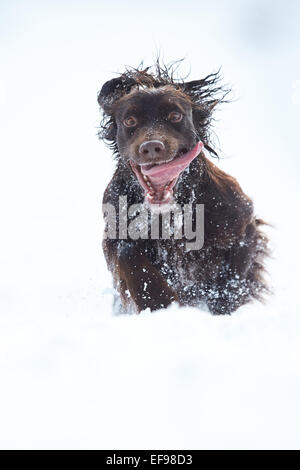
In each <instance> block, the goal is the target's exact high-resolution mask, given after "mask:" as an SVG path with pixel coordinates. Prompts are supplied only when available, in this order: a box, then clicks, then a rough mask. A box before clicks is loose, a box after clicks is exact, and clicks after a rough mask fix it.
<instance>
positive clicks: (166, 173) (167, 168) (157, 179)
mask: <svg viewBox="0 0 300 470" xmlns="http://www.w3.org/2000/svg"><path fill="white" fill-rule="evenodd" d="M202 148H203V143H202V142H198V143H197V144H196V145H195V147H194V148H193V149H192V150H190V151H189V152H188V153H185V154H184V155H182V156H181V157H178V158H175V160H172V161H170V162H168V163H162V164H161V165H155V166H153V167H152V168H149V169H147V167H143V166H141V173H142V174H143V175H145V176H147V177H148V179H149V180H150V181H151V185H152V187H153V188H154V189H156V190H159V189H161V188H163V187H164V186H165V185H166V184H167V183H170V182H171V181H173V180H174V179H175V178H177V177H178V176H179V174H180V173H181V172H182V171H183V170H184V169H185V168H186V167H187V166H188V165H189V164H190V163H191V161H192V160H194V158H195V157H197V155H199V153H200V152H201V150H202Z"/></svg>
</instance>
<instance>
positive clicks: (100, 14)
mask: <svg viewBox="0 0 300 470" xmlns="http://www.w3.org/2000/svg"><path fill="white" fill-rule="evenodd" d="M128 5H129V4H127V2H122V1H116V2H113V4H110V3H109V2H104V1H103V2H102V1H91V0H90V1H86V2H79V1H72V2H71V1H66V0H64V1H60V2H58V1H51V2H50V1H43V2H38V1H26V2H23V1H15V0H13V1H8V0H7V1H2V2H1V5H0V57H1V59H0V60H1V74H0V130H1V139H0V155H1V160H0V165H1V166H0V168H1V171H0V207H1V211H0V214H1V219H0V224H1V232H0V233H1V244H0V266H1V268H0V377H1V379H0V380H1V385H0V448H5V449H15V448H21V449H49V448H53V449H64V448H67V449H90V448H98V449H101V448H102V449H105V448H110V449H127V448H129V449H130V448H131V449H132V448H136V449H139V448H141V449H143V448H146V449H150V448H152V449H155V448H157V449H159V448H162V449H163V448H169V449H170V448H174V449H175V448H177V449H188V448H193V449H220V448H221V449H230V448H231V449H238V448H255V449H260V448H298V449H299V448H300V404H299V397H300V341H299V339H300V312H299V310H300V301H299V286H298V284H299V263H300V256H299V249H298V239H299V226H300V224H299V219H300V216H299V207H300V197H299V196H300V189H299V169H300V162H299V156H300V143H299V124H300V65H299V57H298V55H299V46H300V44H299V43H300V37H299V36H300V33H299V31H300V25H299V16H300V6H299V2H297V1H292V0H289V1H288V2H285V3H281V2H278V3H274V2H272V1H267V0H264V1H258V0H254V1H253V0H251V1H250V0H249V1H248V0H243V1H234V0H229V1H226V2H224V1H216V0H213V1H211V2H209V5H208V4H207V2H204V1H200V2H199V1H197V2H196V1H189V0H187V1H186V2H185V8H184V9H182V2H181V1H180V2H179V1H172V2H171V1H169V0H166V1H164V2H158V1H156V0H153V2H152V5H153V7H152V8H148V7H147V5H148V4H146V2H137V3H136V4H135V2H131V3H130V7H129V6H128ZM170 9H171V10H172V15H173V16H171V15H170V14H169V10H170ZM133 17H134V19H133ZM158 49H161V52H162V53H163V55H164V57H165V59H166V60H167V61H168V60H172V59H177V58H180V57H183V56H185V57H186V58H187V60H186V62H185V64H184V65H183V75H184V74H185V73H186V72H187V71H188V70H189V68H191V75H190V77H191V79H196V78H199V77H201V76H204V75H207V74H208V73H210V72H211V71H215V70H216V69H217V68H218V67H219V66H222V74H223V76H224V82H225V83H230V84H231V85H232V87H233V89H234V93H233V98H234V99H235V100H234V102H233V103H231V104H228V105H224V106H223V108H222V110H221V111H220V112H219V113H218V115H217V119H218V120H217V122H216V125H215V132H216V134H217V135H218V137H219V140H220V147H221V148H222V151H223V153H222V159H221V160H220V162H219V163H218V164H219V165H220V167H221V168H222V169H224V170H225V171H227V172H229V173H231V174H232V175H234V176H236V177H237V178H238V180H239V182H240V183H241V185H242V187H243V189H244V191H245V192H246V193H247V194H249V195H250V196H251V197H252V198H253V199H254V201H255V204H256V212H257V214H258V215H259V216H260V217H263V218H264V219H265V220H267V221H269V222H270V223H271V224H273V228H269V229H268V235H269V237H270V239H271V245H270V246H271V248H272V250H273V257H272V259H270V260H269V261H268V266H267V268H268V271H269V282H270V285H271V286H272V288H273V291H274V295H273V296H272V297H270V298H269V299H268V301H267V303H266V304H265V305H261V304H258V303H253V304H251V305H248V306H246V307H243V308H241V309H239V310H238V311H237V312H236V313H235V314H234V315H233V316H231V317H213V316H211V315H210V314H209V313H208V312H206V311H199V310H196V309H192V308H190V309H179V308H178V307H176V306H172V307H171V308H169V309H168V310H164V311H159V312H156V313H154V314H150V313H147V312H145V313H143V314H141V315H139V316H133V315H130V316H114V315H113V314H112V307H111V304H112V289H111V279H110V277H109V275H108V272H107V269H106V266H105V262H104V258H103V256H102V251H101V238H102V229H103V225H102V220H101V198H102V194H103V191H104V189H105V187H106V185H107V183H108V181H109V178H110V176H111V174H112V171H113V163H112V159H111V155H110V151H109V150H108V149H106V148H105V147H104V145H103V144H102V143H100V142H98V140H97V138H96V132H97V126H98V124H99V114H98V106H97V102H96V94H97V91H98V90H99V89H100V87H101V85H102V84H103V82H104V81H105V80H107V79H109V78H111V77H112V76H113V73H114V72H118V71H122V69H123V67H124V65H138V63H139V62H140V60H141V59H143V58H144V59H145V63H146V64H148V63H151V62H152V61H153V59H154V58H155V54H156V51H157V50H158Z"/></svg>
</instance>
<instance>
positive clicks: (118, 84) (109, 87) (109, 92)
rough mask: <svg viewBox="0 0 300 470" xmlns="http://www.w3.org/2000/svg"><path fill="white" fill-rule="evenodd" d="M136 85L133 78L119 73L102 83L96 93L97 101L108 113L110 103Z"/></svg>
mask: <svg viewBox="0 0 300 470" xmlns="http://www.w3.org/2000/svg"><path fill="white" fill-rule="evenodd" d="M134 85H136V81H135V80H134V79H133V78H130V77H126V76H125V75H121V76H120V77H118V78H113V79H111V80H109V81H108V82H106V83H104V85H103V87H102V88H101V91H100V93H99V94H98V103H99V104H100V106H101V108H102V109H103V110H104V112H105V113H107V114H110V111H111V106H112V104H113V103H114V102H115V101H116V100H118V99H119V98H121V96H123V95H125V94H126V93H129V91H130V89H131V88H132V87H133V86H134Z"/></svg>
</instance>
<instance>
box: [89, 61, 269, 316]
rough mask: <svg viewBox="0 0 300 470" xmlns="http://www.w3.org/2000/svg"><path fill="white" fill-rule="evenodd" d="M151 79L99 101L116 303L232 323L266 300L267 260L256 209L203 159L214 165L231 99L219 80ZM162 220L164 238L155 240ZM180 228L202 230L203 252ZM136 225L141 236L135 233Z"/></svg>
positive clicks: (146, 74)
mask: <svg viewBox="0 0 300 470" xmlns="http://www.w3.org/2000/svg"><path fill="white" fill-rule="evenodd" d="M150 71H151V70H149V69H145V70H136V69H132V70H129V71H126V72H125V73H124V74H122V75H121V76H119V77H118V78H114V79H112V80H110V81H108V82H106V83H105V84H104V85H103V87H102V90H101V92H100V93H99V96H98V102H99V104H100V106H101V107H102V109H103V112H104V118H103V121H102V128H101V131H100V137H101V138H103V139H105V140H106V141H108V143H109V145H110V146H111V148H112V149H113V151H114V153H115V155H116V160H117V168H116V171H115V173H114V176H113V178H112V180H111V182H110V183H109V185H108V187H107V189H106V191H105V194H104V200H103V202H104V204H105V213H106V216H107V213H108V212H110V217H109V218H107V220H106V221H107V224H106V236H105V239H104V242H103V248H104V253H105V257H106V261H107V265H108V268H109V270H110V271H111V272H112V274H113V279H114V286H115V288H116V290H117V292H118V294H117V298H118V299H120V300H121V303H120V306H121V310H122V311H128V310H134V311H136V312H140V311H141V310H144V309H146V308H150V310H156V309H159V308H162V307H167V306H168V305H169V304H171V303H172V302H173V301H177V302H178V303H179V304H180V305H191V306H200V305H202V304H203V303H206V305H207V306H208V308H209V310H210V311H211V312H212V313H214V314H229V313H231V312H233V311H234V310H236V309H237V308H238V307H239V306H241V305H243V304H245V303H246V302H248V301H250V300H252V299H254V298H255V299H261V298H262V295H263V293H265V292H266V291H267V290H268V289H267V286H266V284H265V282H264V280H263V278H262V272H263V259H264V257H265V256H266V255H267V251H268V250H267V239H266V237H265V236H264V235H263V234H262V233H261V231H260V230H259V226H260V225H262V224H263V222H262V221H261V220H259V219H257V218H255V216H254V215H253V204H252V201H251V200H250V199H249V198H248V197H247V196H246V195H245V194H244V193H243V192H242V190H241V188H240V186H239V184H238V183H237V181H236V180H235V179H234V178H232V177H231V176H229V175H227V174H226V173H224V172H223V171H221V170H220V169H219V168H217V167H216V166H215V165H214V164H212V163H211V162H210V161H209V160H208V159H207V158H206V157H205V155H204V152H203V149H204V148H205V149H206V150H208V151H209V152H210V153H212V154H215V155H216V153H215V151H214V150H213V148H212V146H211V144H210V140H209V127H210V122H211V118H212V112H213V109H214V108H215V106H216V104H218V103H220V102H222V101H224V97H225V95H226V92H224V91H223V90H222V88H221V87H219V86H218V80H219V77H218V74H212V75H209V76H208V77H206V78H204V79H202V80H197V81H192V82H180V81H177V80H174V79H173V77H172V69H171V68H168V67H166V68H162V67H161V66H160V65H159V64H156V66H155V70H154V72H153V73H150ZM133 205H134V206H133ZM174 207H176V210H177V215H178V209H180V208H181V209H182V218H181V219H180V217H179V219H176V217H175V212H174V211H173V209H174ZM199 207H200V209H199ZM132 208H133V209H132ZM154 208H156V211H155V210H153V209H154ZM172 208H173V209H172ZM186 208H188V210H187V211H185V209H186ZM202 208H203V209H202ZM198 209H199V210H198ZM201 210H202V212H203V213H202V212H201ZM168 211H169V212H170V211H171V212H172V211H173V212H172V213H171V215H169V216H168V217H169V218H167V219H166V218H165V217H164V214H165V213H167V212H168ZM137 214H138V217H137ZM141 214H143V223H142V222H141ZM154 214H156V216H155V217H156V218H155V220H156V223H158V228H157V227H156V236H155V237H153V236H152V237H151V235H153V233H152V232H151V230H152V228H153V226H152V225H151V224H152V223H153V220H152V218H153V217H154ZM157 214H158V215H157ZM201 214H202V216H201ZM198 216H199V217H198ZM203 216H204V217H203ZM136 217H137V218H136ZM124 219H125V220H124ZM137 219H138V222H137ZM175 219H176V220H181V226H180V227H179V228H180V230H181V234H182V227H183V226H184V227H188V222H190V230H189V233H190V234H193V235H194V237H195V239H196V238H197V233H198V232H197V230H198V229H199V225H201V224H202V226H201V227H200V230H202V232H201V233H202V236H201V237H200V238H201V242H199V240H198V242H199V243H196V242H195V245H194V246H193V247H192V248H191V244H190V245H188V244H187V242H188V241H190V240H191V236H188V235H187V232H188V230H186V231H185V233H184V234H182V235H181V236H178V233H177V232H176V227H175V222H174V221H175ZM151 220H152V222H151ZM166 220H167V221H168V225H167V226H168V229H169V232H168V234H167V236H165V237H163V236H162V233H163V230H164V227H165V224H166ZM203 220H204V222H203ZM171 221H173V222H174V226H173V228H171ZM146 222H147V224H146ZM130 223H132V224H134V230H133V229H132V227H131V231H130V230H128V231H127V228H128V225H129V224H130ZM145 224H146V225H147V227H146V228H145ZM185 224H186V225H185ZM112 229H113V230H112ZM180 230H179V232H180ZM112 232H113V235H112ZM139 233H140V236H139V235H138V234H139ZM142 235H143V236H142ZM188 246H189V247H188Z"/></svg>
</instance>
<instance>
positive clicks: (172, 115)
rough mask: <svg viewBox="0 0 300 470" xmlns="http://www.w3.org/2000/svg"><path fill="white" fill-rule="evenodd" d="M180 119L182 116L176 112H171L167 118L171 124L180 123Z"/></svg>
mask: <svg viewBox="0 0 300 470" xmlns="http://www.w3.org/2000/svg"><path fill="white" fill-rule="evenodd" d="M182 118H183V115H182V114H181V113H178V112H177V111H172V112H171V113H170V114H169V116H168V120H169V121H171V122H180V121H181V119H182Z"/></svg>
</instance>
